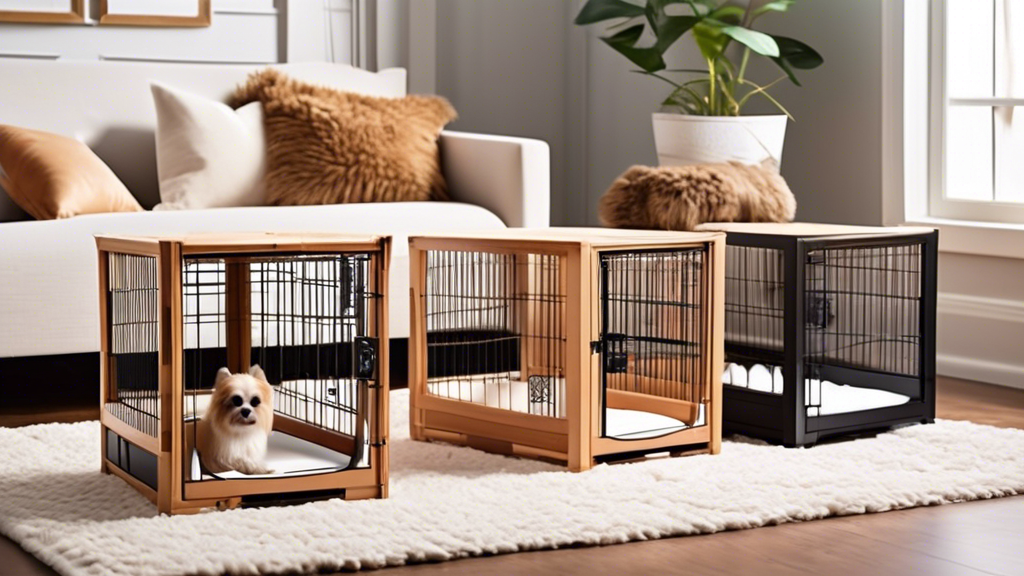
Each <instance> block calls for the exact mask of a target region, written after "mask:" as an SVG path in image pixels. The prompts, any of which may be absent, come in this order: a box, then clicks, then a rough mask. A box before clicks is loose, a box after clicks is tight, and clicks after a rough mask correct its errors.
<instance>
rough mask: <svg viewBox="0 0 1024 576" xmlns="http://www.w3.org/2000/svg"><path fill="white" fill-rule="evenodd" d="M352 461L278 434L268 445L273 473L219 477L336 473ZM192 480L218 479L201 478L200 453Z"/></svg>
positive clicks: (223, 474)
mask: <svg viewBox="0 0 1024 576" xmlns="http://www.w3.org/2000/svg"><path fill="white" fill-rule="evenodd" d="M351 460H352V458H351V457H349V456H348V455H347V454H342V453H341V452H336V451H334V450H331V449H330V448H325V447H324V446H320V445H319V444H314V443H312V442H309V441H307V440H303V439H302V438H298V437H296V436H292V435H291V434H285V433H284V432H280V431H276V432H272V433H271V434H270V440H269V441H268V442H267V461H266V464H267V468H270V469H271V470H273V473H272V474H252V475H249V474H242V473H241V472H235V471H231V472H220V473H218V474H217V476H216V478H222V479H232V478H281V477H283V476H302V475H307V474H322V473H325V472H335V471H337V470H341V469H343V468H345V467H346V466H348V463H349V462H350V461H351ZM189 478H190V479H191V480H193V481H197V480H214V479H215V477H214V476H211V475H209V474H205V475H203V476H202V477H200V470H199V453H198V452H196V451H195V450H193V451H192V465H191V467H190V471H189Z"/></svg>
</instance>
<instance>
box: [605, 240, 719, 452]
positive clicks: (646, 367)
mask: <svg viewBox="0 0 1024 576" xmlns="http://www.w3.org/2000/svg"><path fill="white" fill-rule="evenodd" d="M703 262H704V250H703V249H701V248H692V249H686V250H670V251H664V252H626V253H613V254H602V255H601V306H602V308H603V310H602V313H601V318H602V319H603V327H602V329H603V332H602V335H601V339H602V341H603V342H604V343H605V350H604V366H603V375H604V388H605V390H613V391H623V392H627V393H634V394H645V395H650V396H657V397H660V398H669V399H674V400H680V401H684V402H689V403H692V405H693V406H694V407H697V408H698V411H697V412H693V413H690V414H687V415H684V416H682V417H681V418H680V420H681V421H680V422H679V423H678V424H676V423H671V422H666V421H663V420H662V419H660V418H658V419H655V421H654V422H652V423H651V424H649V425H648V426H647V427H645V428H646V429H638V430H635V431H629V432H625V433H614V432H612V433H611V435H619V436H623V437H628V436H644V435H657V434H662V433H666V432H671V431H675V430H680V429H683V428H684V427H686V426H693V425H703V424H704V414H703V413H702V412H703V411H702V410H700V408H701V407H702V406H703V404H704V403H705V402H706V401H707V398H708V387H707V386H708V382H707V380H706V379H705V378H704V377H703V374H705V373H706V371H707V365H706V364H705V360H706V357H704V356H703V355H702V351H703V350H704V349H705V348H704V338H705V330H706V319H705V317H704V316H702V314H701V311H702V309H703V307H704V291H703V290H702V280H703ZM613 394H614V392H613ZM609 420H610V419H609V418H605V419H604V420H603V422H602V423H603V426H604V427H603V433H604V434H605V435H609Z"/></svg>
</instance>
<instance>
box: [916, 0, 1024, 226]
mask: <svg viewBox="0 0 1024 576" xmlns="http://www.w3.org/2000/svg"><path fill="white" fill-rule="evenodd" d="M945 8H946V0H928V40H927V59H928V68H929V74H928V77H929V79H928V88H927V90H926V96H925V97H926V98H927V100H928V104H927V109H928V128H927V132H928V134H927V137H926V138H927V182H928V184H927V189H926V193H927V205H926V210H927V215H928V216H930V217H934V218H943V219H949V220H964V221H972V222H995V223H1004V224H1024V203H1016V202H1003V201H998V200H966V199H960V198H949V197H947V195H946V191H947V185H946V136H947V133H946V112H947V110H948V109H949V106H950V105H951V104H952V105H955V106H988V107H992V108H993V109H994V108H998V107H1000V105H1003V106H1014V107H1024V98H997V97H991V98H956V99H951V98H949V96H948V93H947V92H948V90H947V84H948V78H947V77H946V64H947V58H946V48H947V46H946V21H947V20H946V9H945ZM908 49H909V47H908ZM908 67H909V66H908ZM923 92H925V91H923ZM915 100H916V101H915ZM920 104H921V102H920V100H917V99H912V98H908V99H907V101H906V102H905V107H907V108H905V112H906V113H907V114H912V111H911V110H910V108H909V107H910V106H914V105H920ZM1022 112H1024V111H1022ZM908 142H910V139H908ZM906 153H907V155H908V158H909V157H910V156H911V155H912V154H913V151H912V150H910V149H908V150H907V151H906ZM992 170H993V175H992V177H993V178H996V176H997V175H996V174H995V168H994V167H993V168H992ZM1022 185H1024V183H1022ZM912 189H913V188H908V191H910V190H912Z"/></svg>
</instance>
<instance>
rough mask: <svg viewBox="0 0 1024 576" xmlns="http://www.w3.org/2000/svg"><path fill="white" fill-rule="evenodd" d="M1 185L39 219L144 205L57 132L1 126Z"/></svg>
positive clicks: (80, 147)
mask: <svg viewBox="0 0 1024 576" xmlns="http://www.w3.org/2000/svg"><path fill="white" fill-rule="evenodd" d="M0 168H3V172H2V173H0V186H2V187H3V188H4V190H6V191H7V194H8V195H10V197H11V199H12V200H14V203H15V204H17V205H18V206H20V207H21V209H22V210H24V211H25V212H28V213H29V214H31V215H32V216H33V217H35V218H36V219H37V220H53V219H55V218H70V217H72V216H77V215H79V214H96V213H99V212H137V211H140V210H142V206H140V205H139V203H138V201H136V200H135V198H134V197H133V196H132V194H131V192H129V191H128V189H127V188H125V186H124V184H122V183H121V181H120V180H119V179H118V178H117V176H116V175H115V174H114V172H113V171H112V170H111V169H110V168H109V167H108V166H107V165H106V164H104V163H103V161H102V160H100V159H99V157H98V156H96V154H94V153H93V151H92V150H90V149H89V147H88V146H86V145H85V144H83V143H81V142H79V141H77V140H72V139H71V138H67V137H64V136H60V135H58V134H51V133H49V132H39V131H37V130H28V129H25V128H16V127H14V126H3V125H0Z"/></svg>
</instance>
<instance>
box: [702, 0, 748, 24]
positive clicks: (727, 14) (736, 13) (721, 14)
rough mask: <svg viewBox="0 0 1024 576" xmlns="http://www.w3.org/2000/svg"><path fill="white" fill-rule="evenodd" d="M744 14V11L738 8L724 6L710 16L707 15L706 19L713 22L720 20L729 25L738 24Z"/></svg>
mask: <svg viewBox="0 0 1024 576" xmlns="http://www.w3.org/2000/svg"><path fill="white" fill-rule="evenodd" d="M745 13H746V10H744V9H743V8H740V7H739V6H730V5H725V6H722V7H721V8H719V9H717V10H715V11H714V12H712V13H711V14H708V18H714V19H715V20H721V21H723V22H727V23H729V24H739V23H740V22H741V21H742V20H743V15H744V14H745Z"/></svg>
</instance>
